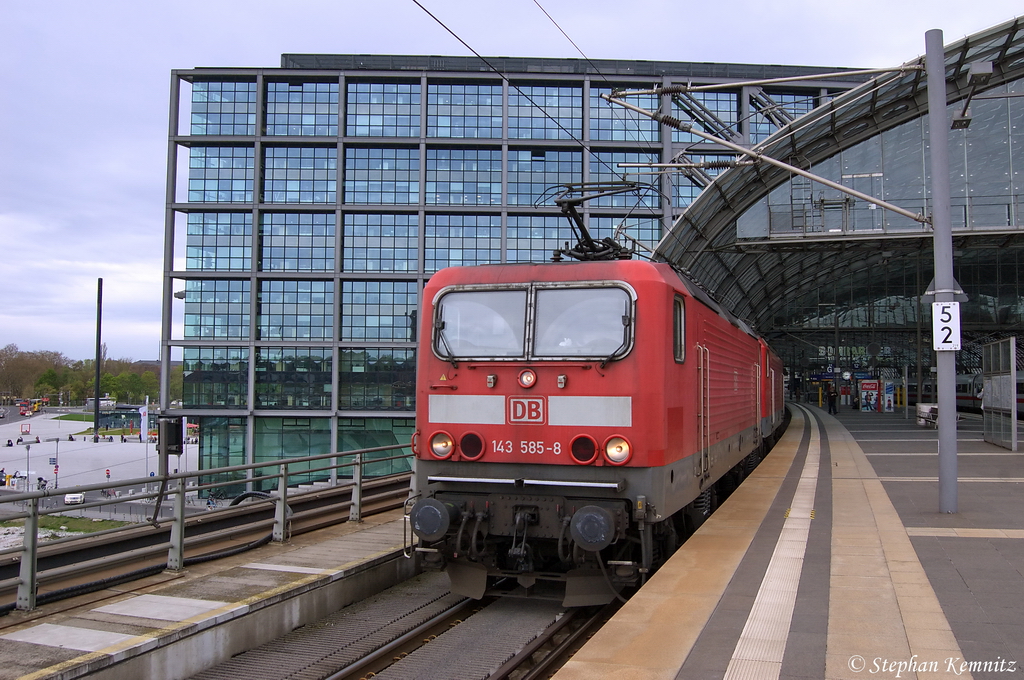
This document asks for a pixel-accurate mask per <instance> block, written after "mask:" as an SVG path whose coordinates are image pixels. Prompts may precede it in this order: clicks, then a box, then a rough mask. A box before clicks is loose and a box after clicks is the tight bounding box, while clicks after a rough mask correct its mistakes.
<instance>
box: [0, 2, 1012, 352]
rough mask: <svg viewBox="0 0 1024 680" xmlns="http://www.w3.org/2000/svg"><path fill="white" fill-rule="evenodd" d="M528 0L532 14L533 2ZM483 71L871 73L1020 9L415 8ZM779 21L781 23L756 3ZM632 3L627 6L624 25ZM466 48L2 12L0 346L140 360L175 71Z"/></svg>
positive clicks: (236, 12) (231, 11)
mask: <svg viewBox="0 0 1024 680" xmlns="http://www.w3.org/2000/svg"><path fill="white" fill-rule="evenodd" d="M538 2H539V5H538ZM420 4H422V5H423V6H424V7H426V8H427V9H429V10H430V11H431V13H433V14H434V15H435V16H437V17H438V18H439V19H440V20H441V21H443V22H444V23H445V24H447V25H448V26H449V28H451V29H452V31H454V32H455V33H456V34H458V35H459V37H461V38H462V39H463V40H464V41H465V42H466V43H468V44H469V45H470V46H472V48H473V49H475V50H476V51H477V52H479V53H480V54H482V55H484V56H531V57H580V53H579V52H577V50H576V48H575V47H573V45H572V43H570V42H569V40H568V39H567V38H566V37H565V36H564V35H563V34H562V33H561V32H560V31H559V29H558V28H557V27H556V26H555V25H554V24H553V23H551V21H550V20H549V19H548V18H547V17H546V16H545V15H544V13H543V11H542V10H541V9H540V7H541V6H543V8H544V9H545V10H547V12H548V14H550V15H551V16H552V17H553V18H554V20H555V21H557V22H558V25H559V26H561V28H562V29H563V30H564V31H565V32H566V33H567V34H568V35H569V37H570V38H572V41H573V42H575V44H576V45H577V46H578V47H579V49H580V50H582V52H583V53H584V54H585V55H586V56H587V57H588V58H591V59H645V60H646V59H653V60H676V61H698V62H702V61H704V62H734V63H758V64H760V63H768V64H792V65H812V66H851V67H884V66H892V65H896V64H899V63H902V62H905V61H908V60H910V59H912V58H914V57H916V56H917V55H919V54H921V53H923V52H924V33H925V31H927V30H929V29H932V28H940V29H942V30H943V31H944V37H945V41H946V42H947V43H950V42H953V41H955V40H958V39H960V38H963V37H964V36H967V35H970V34H973V33H975V32H978V31H980V30H983V29H986V28H989V27H991V26H994V25H996V24H999V23H1002V22H1004V21H1007V20H1010V19H1012V18H1013V17H1014V16H1015V14H1016V13H1020V11H1021V5H1020V0H985V1H984V2H973V3H965V2H962V0H955V1H954V0H897V1H896V2H893V1H892V0H884V1H883V0H860V1H859V2H856V3H853V2H822V1H821V0H790V2H787V3H766V2H764V1H763V0H761V1H759V2H750V1H749V0H737V1H734V2H732V3H714V2H711V3H708V2H693V1H688V0H631V1H630V2H623V1H622V0H617V1H614V2H613V1H612V0H537V1H536V2H535V0H500V1H499V0H472V1H470V0H420ZM780 5H781V6H784V7H786V9H785V10H784V11H780V10H775V9H772V8H771V6H775V7H778V6H780ZM627 8H628V10H627ZM282 53H335V54H433V55H467V54H469V52H468V51H467V50H466V48H465V47H464V46H463V45H462V44H460V43H459V42H458V41H457V40H456V39H455V38H453V37H452V36H451V34H449V33H448V32H447V31H446V30H445V29H443V28H442V27H441V26H440V25H438V24H437V23H436V22H435V21H434V19H432V18H430V16H428V15H427V14H426V13H425V12H424V11H423V10H422V9H421V8H420V7H418V6H417V5H416V3H415V2H413V0H372V1H370V2H366V1H365V0H333V1H329V0H302V1H298V0H296V1H293V2H288V1H283V2H282V1H281V0H276V1H274V2H271V1H269V0H248V1H246V2H236V1H233V0H176V1H175V2H167V1H165V0H149V1H148V2H139V1H138V0H133V1H131V2H129V1H128V0H98V1H96V2H81V0H34V1H33V0H0V58H2V64H3V67H2V69H0V346H5V345H7V344H10V343H14V344H16V345H18V347H19V348H20V349H22V350H25V351H34V350H53V351H58V352H62V353H63V354H65V355H66V356H67V357H69V358H71V359H86V358H90V357H91V356H92V355H93V352H94V347H95V317H96V282H97V279H98V278H102V279H103V337H104V341H105V342H106V343H107V346H108V356H110V357H112V358H129V357H130V358H133V359H155V358H156V357H157V356H158V354H159V338H160V286H161V282H160V272H161V262H162V247H163V209H164V187H165V177H166V167H165V165H166V155H167V111H168V94H169V83H170V71H171V69H176V68H181V69H185V68H193V67H200V66H217V67H225V66H239V67H270V68H272V67H277V66H279V65H280V55H281V54H282Z"/></svg>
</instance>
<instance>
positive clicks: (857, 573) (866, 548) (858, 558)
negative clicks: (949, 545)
mask: <svg viewBox="0 0 1024 680" xmlns="http://www.w3.org/2000/svg"><path fill="white" fill-rule="evenodd" d="M826 430H827V433H828V439H829V448H830V452H831V456H832V565H831V583H830V588H829V618H828V641H827V645H828V652H827V654H826V660H825V676H826V677H827V678H830V680H831V679H844V678H849V679H854V678H857V679H862V678H864V677H865V671H867V672H868V673H869V674H870V672H871V670H872V669H873V668H875V667H876V666H875V664H877V663H879V662H881V663H885V662H899V661H904V662H909V661H911V660H912V659H915V658H916V660H917V661H919V662H931V661H937V662H939V663H940V664H941V662H942V660H944V659H946V658H949V657H954V658H955V657H962V656H963V655H962V654H961V652H960V647H959V645H958V644H957V641H956V638H955V637H954V636H953V632H952V630H951V628H950V626H949V622H948V621H947V620H946V617H945V615H944V614H943V612H942V608H941V607H940V606H939V601H938V598H937V597H936V595H935V591H934V590H933V589H932V587H931V584H930V583H929V582H928V577H927V575H926V574H925V572H924V568H923V567H922V566H921V562H920V561H919V560H918V558H917V553H916V552H915V551H914V547H913V545H912V544H911V542H910V537H909V535H908V531H907V529H906V528H904V526H903V523H902V521H901V520H900V518H899V515H898V514H897V513H896V509H895V508H894V507H893V505H892V502H891V501H890V500H889V496H888V495H887V494H886V492H885V488H884V487H883V486H882V482H881V481H880V480H879V478H878V477H877V476H876V475H875V473H874V470H873V469H872V467H871V464H870V463H869V462H868V459H867V456H865V455H864V452H863V451H862V450H861V448H860V446H859V445H858V444H857V442H856V441H855V440H854V439H853V437H852V436H850V434H849V433H848V432H847V431H846V430H845V428H843V427H842V426H841V425H839V424H838V423H836V422H834V421H833V422H829V421H827V420H826ZM868 621H869V622H870V625H865V622H868ZM915 655H916V657H915ZM879 660H881V661H879ZM904 677H916V678H918V679H919V680H923V679H924V678H930V677H940V676H939V674H933V673H927V672H925V673H917V674H911V673H907V674H906V675H905V676H904ZM959 677H967V674H966V673H965V674H964V675H963V676H959Z"/></svg>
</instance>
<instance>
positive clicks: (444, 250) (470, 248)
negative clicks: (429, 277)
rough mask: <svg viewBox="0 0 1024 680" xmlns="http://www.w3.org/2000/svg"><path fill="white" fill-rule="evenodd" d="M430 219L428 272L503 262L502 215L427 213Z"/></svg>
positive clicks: (426, 243)
mask: <svg viewBox="0 0 1024 680" xmlns="http://www.w3.org/2000/svg"><path fill="white" fill-rule="evenodd" d="M426 220H427V228H426V232H427V233H426V238H425V239H424V243H425V246H426V248H425V252H424V264H423V267H424V269H425V270H426V271H428V272H435V271H437V270H438V269H442V268H444V267H458V266H468V265H475V264H489V263H493V262H501V216H500V215H427V218H426Z"/></svg>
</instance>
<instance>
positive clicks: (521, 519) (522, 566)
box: [508, 506, 539, 571]
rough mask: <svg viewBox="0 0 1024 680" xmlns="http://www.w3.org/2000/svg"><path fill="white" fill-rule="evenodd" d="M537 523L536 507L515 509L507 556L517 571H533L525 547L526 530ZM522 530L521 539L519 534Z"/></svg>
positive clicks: (528, 553) (528, 552)
mask: <svg viewBox="0 0 1024 680" xmlns="http://www.w3.org/2000/svg"><path fill="white" fill-rule="evenodd" d="M538 521H539V512H538V510H537V508H536V507H533V506H529V507H520V508H517V509H516V514H515V526H514V528H513V529H512V547H511V548H509V551H508V556H509V557H510V558H511V559H512V560H513V563H514V564H515V569H516V570H517V571H533V560H532V559H530V548H529V546H527V545H526V529H527V527H528V526H529V525H531V524H536V523H537V522H538ZM520 530H522V537H520V535H519V532H520Z"/></svg>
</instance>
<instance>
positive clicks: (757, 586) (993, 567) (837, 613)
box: [554, 405, 1024, 680]
mask: <svg viewBox="0 0 1024 680" xmlns="http://www.w3.org/2000/svg"><path fill="white" fill-rule="evenodd" d="M791 410H792V411H793V419H792V423H791V425H790V427H789V430H788V431H787V433H786V434H785V435H784V437H783V439H782V440H781V441H780V442H779V443H778V444H777V445H776V446H775V448H774V450H773V451H772V453H771V454H770V455H769V456H767V457H766V458H765V460H764V461H763V462H762V463H761V464H760V465H759V466H758V468H757V469H756V470H755V471H754V472H753V473H752V474H751V475H750V477H748V478H747V480H746V481H744V483H743V484H742V485H741V486H740V487H739V489H738V490H737V491H735V492H734V493H733V494H732V495H731V496H730V497H729V499H728V500H727V501H725V502H724V503H723V504H722V505H721V507H720V508H719V509H718V510H717V511H716V512H715V513H714V514H713V515H712V516H711V518H710V519H709V520H708V521H707V522H706V523H705V524H704V525H703V526H702V527H701V528H700V529H699V530H698V531H697V533H696V534H694V536H693V537H691V538H690V539H689V540H688V541H687V542H686V544H685V545H683V547H682V548H680V549H679V550H678V551H677V552H676V554H675V555H674V556H673V557H672V558H671V559H670V561H669V562H668V563H667V564H666V565H665V566H663V567H662V568H661V569H660V570H659V571H658V572H657V573H656V574H654V576H653V577H652V578H651V579H650V580H649V581H648V583H647V584H646V585H645V586H644V587H643V588H642V589H641V590H640V591H639V592H638V593H637V594H636V595H634V596H633V597H632V598H631V599H630V600H629V602H628V603H626V604H625V605H624V606H623V607H622V609H620V610H619V612H618V614H617V615H616V616H615V617H614V618H613V619H612V620H611V622H610V623H608V624H606V625H605V626H604V627H603V628H602V629H601V630H600V631H599V632H598V633H597V634H596V635H595V636H594V637H593V638H591V640H590V641H589V642H588V643H587V644H586V645H585V646H584V647H583V648H582V649H581V650H580V651H579V652H578V653H577V654H576V655H575V656H574V657H573V658H572V659H571V660H570V661H569V662H568V663H567V664H566V665H565V666H564V667H563V668H562V669H561V670H560V671H559V672H558V673H557V674H556V675H555V676H554V677H555V678H556V679H557V680H584V679H586V680H594V679H595V678H597V679H600V678H616V679H617V680H622V679H637V680H641V679H642V680H660V679H665V680H669V679H687V680H689V679H696V680H717V679H720V678H725V679H729V680H732V679H738V678H744V679H762V678H773V679H774V678H790V679H808V680H812V679H813V680H820V679H821V678H828V679H829V680H832V679H854V680H856V679H864V678H919V679H924V678H929V679H930V678H969V677H973V678H975V679H979V678H1005V677H1014V674H1021V673H1024V576H1022V574H1024V540H1022V539H1024V493H1022V491H1024V455H1022V454H1017V453H1011V452H1010V451H1007V450H1005V449H1001V448H999V447H996V446H994V445H991V444H988V443H986V442H985V441H984V440H983V436H982V432H981V418H980V416H971V415H967V416H966V417H964V418H962V419H961V421H960V423H959V424H958V452H959V455H958V461H959V475H958V480H959V484H958V497H959V512H958V513H956V514H943V513H940V512H939V510H938V507H939V501H938V478H937V474H938V472H937V470H938V456H937V439H936V432H935V430H932V429H927V428H922V427H918V426H917V423H916V420H915V418H914V417H913V415H914V414H913V413H911V415H910V418H909V419H908V418H905V417H904V415H903V413H897V414H878V413H861V412H856V411H852V410H849V409H848V408H847V409H845V410H841V411H840V413H839V415H838V416H831V415H827V414H826V413H825V411H824V410H823V409H820V408H816V407H808V406H803V405H791Z"/></svg>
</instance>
